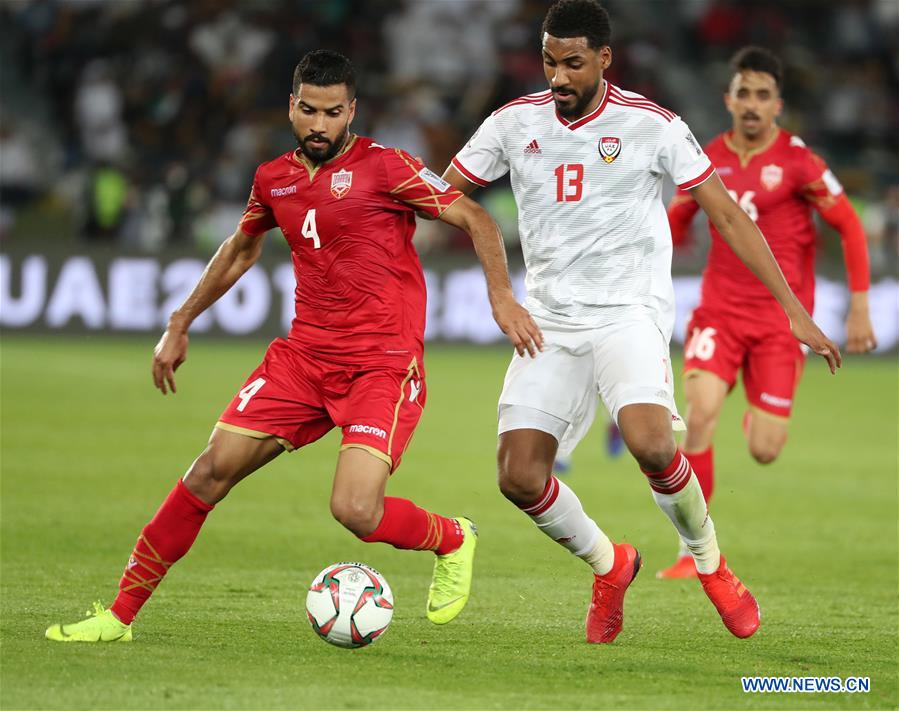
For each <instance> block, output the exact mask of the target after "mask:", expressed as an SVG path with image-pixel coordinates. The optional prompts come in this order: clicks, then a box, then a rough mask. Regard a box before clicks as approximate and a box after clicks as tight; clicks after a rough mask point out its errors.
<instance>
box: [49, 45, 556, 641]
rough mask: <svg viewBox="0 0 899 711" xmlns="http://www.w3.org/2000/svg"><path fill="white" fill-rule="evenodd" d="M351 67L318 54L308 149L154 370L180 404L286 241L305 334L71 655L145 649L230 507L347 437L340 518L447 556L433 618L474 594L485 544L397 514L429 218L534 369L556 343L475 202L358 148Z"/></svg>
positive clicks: (172, 508) (300, 123)
mask: <svg viewBox="0 0 899 711" xmlns="http://www.w3.org/2000/svg"><path fill="white" fill-rule="evenodd" d="M354 94H355V78H354V73H353V68H352V65H351V64H350V62H349V60H347V59H346V58H345V57H343V56H342V55H340V54H337V53H336V52H329V51H316V52H311V53H310V54H308V55H306V57H305V58H304V59H303V60H302V61H301V62H300V64H299V65H298V67H297V69H296V72H295V73H294V79H293V93H292V94H291V96H290V111H289V116H290V121H291V124H292V126H293V130H294V133H295V135H296V138H297V141H298V143H299V149H298V150H296V151H293V152H291V153H287V154H285V155H283V156H281V157H279V158H276V159H275V160H273V161H270V162H268V163H264V164H263V165H261V166H259V169H258V170H257V171H256V178H255V180H254V181H253V191H252V193H251V195H250V200H249V203H248V205H247V209H246V211H245V213H244V216H243V219H242V220H241V222H240V225H239V226H238V228H237V231H236V232H235V233H234V235H232V236H231V237H230V238H228V239H227V240H225V242H224V244H223V245H222V246H221V248H220V249H219V250H218V252H217V253H216V255H215V256H214V257H213V258H212V260H211V261H210V262H209V265H208V266H207V268H206V271H205V272H204V273H203V276H202V277H201V279H200V281H199V283H198V284H197V286H196V287H195V288H194V290H193V292H192V293H191V295H190V296H189V297H188V298H187V300H186V301H185V302H184V304H183V305H182V306H181V307H180V308H179V309H178V310H177V311H176V312H175V313H174V314H172V317H171V319H170V321H169V325H168V328H167V330H166V332H165V334H164V335H163V336H162V339H161V340H160V341H159V344H158V345H157V346H156V351H155V355H154V359H153V380H154V382H155V384H156V387H157V388H159V389H160V390H161V391H162V393H163V394H165V393H166V391H167V388H171V390H172V392H175V378H174V371H175V370H176V369H177V368H178V366H180V365H181V364H182V363H183V362H184V360H185V358H186V356H187V344H188V338H187V331H188V327H189V326H190V324H191V322H192V321H193V320H194V319H195V318H196V317H197V316H199V315H200V314H201V313H203V311H205V310H206V309H207V308H209V307H210V306H211V305H212V304H213V303H214V302H215V301H216V300H217V299H218V298H219V297H220V296H221V295H222V294H224V293H225V292H226V291H227V290H228V289H229V288H230V287H231V286H233V285H234V283H235V282H236V281H237V280H238V279H239V278H240V276H241V275H242V274H243V273H244V272H246V271H247V270H248V269H249V268H250V267H251V266H252V265H253V263H254V262H255V261H256V260H257V258H258V257H259V255H260V253H261V250H262V239H263V235H264V234H265V233H266V232H267V231H268V230H270V229H273V228H274V227H280V228H281V231H282V232H283V233H284V236H285V238H286V239H287V242H288V243H289V245H290V248H291V252H292V257H293V262H294V270H295V274H296V278H297V290H296V318H295V319H294V321H293V325H292V327H291V330H290V334H289V335H288V337H287V338H286V339H283V338H278V339H276V340H275V341H273V342H272V344H271V345H270V346H269V349H268V351H267V353H266V354H265V358H264V360H263V361H262V364H261V365H260V366H259V367H258V368H257V369H256V370H255V371H254V372H253V373H252V374H251V375H250V377H249V378H248V379H247V381H246V383H245V384H244V386H243V387H242V388H241V389H240V390H239V391H238V393H237V395H236V396H235V397H234V399H233V400H232V401H231V404H230V405H229V406H228V407H227V408H226V410H225V411H224V413H223V414H222V416H221V418H220V419H219V422H218V423H217V424H216V428H215V429H214V430H213V433H212V436H211V437H210V439H209V444H208V446H207V447H206V450H205V451H204V452H203V453H202V454H201V455H200V456H199V457H198V458H197V460H196V461H195V462H194V463H193V464H192V465H191V467H190V469H189V470H188V471H187V474H186V475H185V476H184V478H183V479H182V480H179V481H178V483H177V484H176V485H175V487H174V489H172V491H171V493H170V494H169V495H168V498H167V499H166V500H165V501H164V502H163V504H162V506H161V507H160V509H159V510H158V511H157V512H156V515H155V516H154V517H153V519H152V520H151V521H150V523H148V524H147V526H146V527H145V528H144V529H143V531H142V532H141V535H140V537H139V538H138V541H137V545H136V546H135V548H134V551H133V553H132V554H131V557H130V559H129V561H128V564H127V566H126V568H125V572H124V575H123V577H122V579H121V582H120V584H119V593H118V596H117V597H116V599H115V602H114V603H113V604H112V606H111V607H110V609H108V610H104V609H103V608H102V606H101V605H100V604H99V603H97V604H96V605H95V613H94V614H93V615H91V616H90V617H88V618H87V619H86V620H83V621H81V622H78V623H76V624H72V625H58V624H57V625H53V626H52V627H50V628H49V629H48V630H47V633H46V635H47V637H48V638H50V639H53V640H57V641H80V642H98V641H100V642H113V641H130V640H131V636H132V633H131V621H132V620H133V619H134V617H135V615H137V613H138V611H139V610H140V608H141V606H142V605H143V604H144V603H145V602H146V601H147V599H148V598H149V597H150V595H151V594H152V592H153V591H154V589H155V588H156V586H157V585H158V584H159V582H160V581H161V580H162V578H163V576H164V575H165V574H166V572H167V571H168V569H169V568H170V567H171V566H172V565H173V564H174V563H175V562H176V561H177V560H178V559H179V558H181V557H182V556H184V554H185V553H187V551H188V550H189V549H190V547H191V545H192V544H193V542H194V539H195V538H196V536H197V534H198V533H199V531H200V527H201V526H202V525H203V522H204V520H205V519H206V516H207V514H208V513H209V512H210V511H211V510H212V508H213V506H214V505H215V504H216V503H218V502H219V501H221V500H222V499H223V498H224V497H225V496H226V494H227V493H228V492H229V491H230V489H231V488H232V487H233V486H234V485H235V484H237V483H238V482H239V481H241V479H243V478H244V477H246V476H248V475H249V474H251V473H252V472H254V471H255V470H257V469H258V468H259V467H261V466H263V465H264V464H266V463H268V462H270V461H271V460H272V459H274V458H275V457H277V456H278V455H279V454H281V452H283V451H284V450H288V451H289V450H293V449H298V448H300V447H303V446H305V445H307V444H310V443H311V442H314V441H315V440H317V439H319V438H320V437H322V436H323V435H324V434H325V433H326V432H328V431H329V430H331V429H332V428H333V427H341V428H342V430H343V441H342V444H341V447H340V454H339V456H338V459H337V472H336V474H335V475H334V486H333V491H332V494H331V512H332V513H333V515H334V517H335V518H336V519H337V520H338V521H340V523H342V524H343V525H344V526H346V527H347V528H348V529H349V530H350V531H352V532H353V533H354V534H355V535H356V536H358V537H359V538H361V539H362V540H363V541H366V542H384V543H389V544H391V545H392V546H394V547H396V548H401V549H415V550H431V551H434V552H435V553H436V563H435V566H434V578H433V581H432V584H431V588H430V590H429V593H428V606H427V615H428V618H429V619H430V620H431V621H432V622H434V623H436V624H443V623H445V622H449V621H450V620H452V619H453V618H454V617H456V615H458V614H459V612H461V610H462V608H463V607H464V605H465V603H466V602H467V600H468V595H469V590H470V587H471V573H472V562H473V559H474V549H475V544H476V535H477V534H476V530H475V528H474V526H473V525H472V523H471V521H469V520H468V519H466V518H455V519H452V518H445V517H443V516H439V515H437V514H433V513H430V512H429V511H425V510H424V509H421V508H419V507H418V506H416V505H415V504H413V503H412V502H411V501H408V500H406V499H400V498H395V497H385V496H384V489H385V486H386V484H387V480H388V477H389V475H390V474H391V473H392V472H393V471H395V470H396V468H397V467H398V466H399V463H400V458H401V457H402V455H403V450H404V449H405V448H406V445H407V444H408V442H409V439H410V437H411V436H412V432H413V430H414V429H415V426H416V424H417V423H418V420H419V417H420V416H421V412H422V408H423V407H424V403H425V396H426V390H425V378H424V366H423V363H422V354H423V350H424V327H425V300H426V294H425V282H424V276H423V274H422V269H421V264H420V263H419V260H418V255H417V254H416V252H415V248H414V247H413V245H412V235H413V233H414V231H415V211H417V210H419V211H423V212H425V213H428V214H429V215H430V216H431V217H437V218H439V219H441V220H443V221H445V222H448V223H450V224H452V225H455V226H456V227H459V228H461V229H463V230H465V231H466V232H468V233H469V235H470V236H471V238H472V240H473V241H474V244H475V247H476V249H477V252H478V256H479V257H480V259H481V261H482V263H483V264H484V270H485V274H486V277H487V286H488V292H489V295H490V300H491V304H492V306H493V313H494V316H495V318H496V321H497V323H498V324H499V326H500V328H501V329H502V330H503V331H504V332H505V333H506V334H507V335H508V336H509V339H510V340H511V341H512V343H513V344H514V345H515V347H516V348H517V350H518V352H519V353H520V354H523V353H524V352H525V351H528V352H529V353H530V354H531V355H534V354H535V353H536V350H538V349H539V348H540V347H541V345H542V341H541V339H542V336H541V334H540V331H539V329H538V328H537V326H536V324H535V323H534V321H533V320H532V319H531V317H530V315H529V314H528V312H527V311H526V310H525V309H524V308H523V307H522V306H520V305H519V304H518V303H517V302H516V301H515V298H514V296H513V294H512V287H511V284H510V282H509V275H508V271H507V269H506V262H505V252H504V250H503V245H502V237H501V235H500V233H499V230H498V228H497V227H496V224H495V223H494V222H493V220H492V219H491V218H490V217H489V216H488V215H487V213H486V212H485V211H484V210H483V209H481V208H480V207H479V206H478V205H477V204H476V203H475V202H473V201H471V200H469V199H468V198H466V197H465V196H463V195H462V193H461V192H459V191H458V190H456V189H454V188H452V187H451V186H450V185H449V183H446V182H444V181H443V180H442V179H441V178H440V177H439V176H437V175H435V174H434V173H432V172H431V171H429V170H428V169H427V168H425V167H424V166H423V165H422V164H421V163H419V162H418V161H416V160H414V159H413V158H411V157H410V156H409V155H408V154H406V153H404V152H403V151H401V150H398V149H394V148H386V147H384V146H381V145H379V144H377V143H375V142H374V141H372V140H371V139H369V138H363V137H360V136H356V135H353V134H351V133H350V132H349V126H350V122H351V121H352V120H353V115H354V113H355V108H356V102H355V99H354Z"/></svg>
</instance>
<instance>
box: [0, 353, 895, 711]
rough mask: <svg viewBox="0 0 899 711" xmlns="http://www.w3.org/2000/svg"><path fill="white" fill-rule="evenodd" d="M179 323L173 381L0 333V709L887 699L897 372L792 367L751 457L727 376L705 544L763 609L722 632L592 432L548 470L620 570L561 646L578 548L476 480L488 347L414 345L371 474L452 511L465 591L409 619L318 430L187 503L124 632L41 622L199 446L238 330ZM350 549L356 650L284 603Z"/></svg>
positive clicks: (64, 613)
mask: <svg viewBox="0 0 899 711" xmlns="http://www.w3.org/2000/svg"><path fill="white" fill-rule="evenodd" d="M264 346H265V344H263V343H259V342H243V343H236V342H221V341H212V340H202V339H195V340H194V342H193V344H192V350H191V354H190V358H189V360H188V362H187V363H186V365H185V366H183V367H182V369H181V370H180V371H179V379H178V386H179V391H178V394H177V395H176V396H174V397H171V396H169V397H165V398H163V397H161V396H160V395H159V394H158V393H156V392H155V391H154V390H153V388H152V384H151V380H150V371H149V366H150V356H151V348H152V343H150V342H147V341H145V340H137V339H135V340H105V339H99V338H98V339H86V340H82V341H80V342H76V341H74V340H67V339H61V338H60V339H50V338H45V339H39V338H24V337H14V336H10V335H6V336H5V337H4V343H3V348H2V598H0V612H2V618H0V633H2V647H0V654H2V660H0V661H2V670H0V706H2V708H3V709H19V708H23V709H24V708H58V709H63V708H65V709H75V708H78V709H87V708H97V709H205V708H210V709H212V708H215V709H220V708H233V709H241V708H254V709H263V708H264V709H274V708H429V709H444V708H446V709H467V708H514V709H518V708H553V709H568V708H593V709H596V708H609V709H630V708H685V709H695V708H798V707H802V708H819V707H820V708H823V707H828V708H894V707H896V705H897V685H896V682H897V679H896V668H897V597H896V593H897V459H896V457H897V413H896V405H897V402H896V400H897V369H896V364H895V361H894V360H891V359H878V360H873V359H861V358H849V359H847V362H846V365H845V367H844V369H843V371H842V372H841V373H840V374H839V375H838V377H836V378H832V377H830V375H829V374H827V373H826V369H825V366H824V364H823V361H819V360H817V359H815V360H814V361H811V362H810V363H809V364H808V367H807V369H806V374H805V378H804V380H803V383H802V387H801V390H800V393H799V396H798V405H797V409H796V413H795V419H794V423H793V426H792V430H791V441H790V442H789V444H788V445H787V448H786V450H785V452H784V454H783V456H782V458H781V459H780V460H779V461H778V462H776V463H775V464H774V465H772V466H769V467H761V466H759V465H757V464H755V463H754V462H752V461H751V459H750V458H749V455H748V454H747V452H746V448H745V444H744V442H743V440H742V435H741V432H740V426H739V423H740V416H741V414H742V394H741V393H740V392H739V391H737V393H735V394H736V397H732V398H730V399H729V401H728V405H727V409H726V410H725V413H724V415H723V418H722V423H721V426H720V430H719V437H718V441H717V448H716V454H717V460H718V466H717V471H718V488H717V493H716V497H715V499H714V502H713V514H714V517H715V521H716V524H717V527H718V532H719V540H720V542H721V547H722V549H723V550H724V551H725V553H726V554H727V556H728V558H729V560H730V562H731V563H732V565H733V567H734V569H735V570H736V571H737V573H738V574H739V575H740V576H741V577H742V578H743V579H744V581H745V582H746V583H747V584H748V585H749V586H750V587H751V589H752V590H753V592H754V593H755V595H756V597H757V598H758V600H759V602H760V604H761V607H762V613H763V617H762V627H761V629H760V631H759V632H758V633H757V634H756V636H755V637H754V638H752V639H750V640H737V639H735V638H733V637H731V636H730V635H729V634H728V633H727V631H726V630H725V629H724V627H723V626H722V624H721V622H720V620H719V619H718V616H717V615H716V614H715V611H714V609H713V608H712V606H711V604H710V603H709V602H708V601H707V599H706V598H705V596H704V595H703V593H702V591H701V589H700V587H699V585H698V584H697V583H696V582H695V581H683V582H674V581H658V580H656V579H654V577H653V574H654V573H655V571H656V570H657V569H658V568H660V567H662V566H664V565H666V564H668V563H670V562H671V560H672V556H673V554H674V549H675V540H674V534H673V529H672V528H671V526H670V524H669V523H668V521H667V520H666V519H665V518H664V516H663V515H662V514H661V513H660V512H659V511H658V510H657V509H656V507H655V505H654V504H653V501H652V498H651V496H650V491H649V488H648V486H647V485H646V483H645V481H644V480H643V477H642V475H641V474H640V473H639V471H638V469H637V467H636V466H635V465H634V463H633V462H632V461H631V460H630V459H629V458H627V457H625V458H622V459H619V460H614V461H613V460H609V459H607V458H606V455H605V454H604V451H603V444H602V438H601V432H600V431H599V430H594V432H593V433H592V434H591V435H590V437H589V438H588V439H587V440H585V442H584V443H582V445H581V447H580V449H579V450H578V452H577V453H576V455H575V460H574V470H573V472H572V474H571V476H570V477H569V479H568V481H569V483H570V485H571V486H572V487H573V488H574V489H575V490H576V491H577V492H578V493H579V494H580V496H581V499H582V500H583V502H584V504H585V506H586V508H587V511H588V512H589V513H591V514H592V515H593V517H594V518H596V519H597V521H598V522H599V524H600V526H601V527H602V528H603V529H604V530H606V531H607V532H608V533H609V535H610V536H611V537H612V538H614V539H616V540H622V539H626V540H628V541H631V542H633V543H635V544H637V545H638V546H639V548H640V550H641V552H642V553H643V556H644V560H645V567H644V570H643V573H642V575H641V576H640V577H639V578H638V579H637V581H636V583H635V584H634V586H633V587H632V588H631V592H630V593H629V594H628V598H627V603H626V610H625V612H626V615H625V625H624V631H623V632H622V634H621V635H620V636H619V638H618V640H617V641H616V642H615V644H613V645H611V646H591V645H587V644H586V643H585V642H584V639H583V618H584V613H585V609H586V605H587V602H588V598H589V590H590V584H591V578H590V574H589V572H588V570H587V569H586V567H585V566H584V565H583V563H581V562H580V561H578V560H577V559H575V558H574V557H572V556H570V555H569V554H567V553H566V552H565V551H563V550H561V549H560V548H559V547H558V546H556V545H555V544H553V543H552V542H551V541H549V540H547V539H545V538H544V537H543V536H541V535H540V533H539V532H538V531H537V530H536V529H535V528H534V526H533V525H531V524H530V523H529V522H528V520H527V518H526V517H525V516H523V515H522V514H521V513H520V512H518V511H517V510H515V509H514V507H512V506H511V505H509V504H508V503H506V502H505V501H504V500H503V499H502V497H501V496H500V494H499V493H498V491H497V489H496V485H495V474H494V464H493V457H494V451H495V446H496V440H495V420H494V418H495V402H496V397H497V395H498V392H499V389H500V386H501V383H502V377H503V373H504V370H505V366H506V362H507V358H508V351H507V350H504V349H492V348H483V349H476V348H461V347H460V348H451V347H444V348H439V347H434V348H431V349H430V351H429V354H428V358H427V367H428V389H429V393H428V405H427V410H426V412H425V415H424V418H423V420H422V423H421V425H420V427H419V429H418V432H417V433H416V436H415V439H414V440H413V443H412V446H411V449H410V450H409V452H408V453H407V456H406V457H405V460H404V464H403V466H402V468H401V469H400V470H399V472H398V474H397V475H396V476H395V477H394V478H393V480H392V481H391V483H390V486H389V489H388V491H389V492H390V493H392V494H394V495H399V496H407V497H410V498H412V499H414V500H415V501H416V502H418V503H419V504H421V505H422V506H425V507H428V508H431V509H433V510H436V511H438V512H441V513H445V514H450V515H457V514H460V513H465V514H468V515H470V516H471V517H472V518H474V520H475V521H476V522H477V523H478V525H479V527H480V531H481V543H480V549H479V550H480V552H479V556H478V559H477V561H476V570H475V573H476V577H475V582H474V589H473V594H472V598H471V602H470V603H469V605H468V607H467V609H466V610H465V611H464V612H463V613H462V615H461V616H460V617H459V618H458V619H457V620H456V621H455V622H453V623H452V624H450V625H447V626H445V627H442V628H438V627H435V626H433V625H431V624H430V623H428V622H427V620H426V619H425V615H424V606H425V597H426V594H427V586H428V583H429V580H430V570H431V565H432V559H431V556H430V554H428V553H420V552H406V551H396V550H394V549H392V548H390V547H388V546H383V545H367V544H364V543H361V542H359V541H357V540H356V539H354V538H353V537H352V536H351V535H350V534H349V533H348V532H346V531H345V530H343V529H342V528H341V527H340V526H339V525H338V524H337V523H336V522H335V521H333V520H332V519H331V518H330V515H329V513H328V504H327V501H328V495H329V491H330V485H331V476H332V474H333V470H334V461H335V457H336V452H337V443H338V439H337V436H336V435H335V433H332V434H331V435H329V436H328V437H326V438H325V439H324V440H322V441H321V442H319V443H317V444H315V445H313V446H312V447H309V448H308V449H306V450H304V451H301V452H298V453H294V454H290V455H283V456H281V457H280V458H279V459H278V460H276V461H275V462H274V463H273V464H271V465H270V466H269V467H267V468H265V469H263V470H262V471H260V472H259V473H257V474H256V475H254V476H252V477H250V478H249V479H248V480H246V481H245V482H244V483H242V484H241V485H240V486H239V487H237V489H236V490H235V491H234V492H233V493H232V494H231V496H230V497H229V498H228V499H227V500H225V501H224V502H223V503H222V504H221V505H220V506H219V507H218V509H217V510H216V511H215V512H214V513H213V514H212V515H211V516H210V518H209V520H208V522H207V525H206V526H205V528H204V529H203V532H202V533H201V535H200V538H199V539H198V541H197V543H196V545H195V547H194V549H193V550H192V551H191V553H190V554H189V555H188V556H187V557H186V558H185V559H184V560H182V561H181V562H180V563H179V564H178V565H177V566H176V567H175V568H173V570H172V572H171V573H170V575H169V576H168V578H167V579H166V581H165V583H164V584H163V585H162V586H161V587H160V589H159V591H158V592H157V594H156V595H155V596H154V598H153V599H152V600H151V602H150V603H149V604H148V605H147V607H146V608H145V609H144V612H143V614H142V615H141V616H140V617H139V618H138V620H137V622H136V624H135V641H134V643H133V644H130V645H127V644H122V645H108V646H94V645H59V644H53V643H50V642H48V641H46V640H44V638H43V633H44V629H45V628H46V627H47V626H48V625H49V624H50V623H52V622H55V621H73V620H74V619H78V618H80V616H81V613H82V612H83V611H84V610H86V609H87V608H88V607H89V605H90V603H91V602H92V601H93V600H95V599H98V598H99V599H102V600H103V601H104V602H106V603H107V604H108V603H109V602H111V600H112V597H113V595H114V591H115V587H116V584H117V581H118V577H119V575H120V572H121V569H122V566H123V564H124V563H125V561H126V560H127V557H128V553H129V552H130V550H131V547H132V545H133V543H134V540H135V538H136V536H137V533H138V531H139V530H140V528H141V527H142V526H143V524H144V523H145V522H146V520H147V519H148V518H149V517H150V516H151V515H152V513H153V512H154V511H155V509H156V507H157V506H158V504H159V503H160V501H161V500H162V498H163V497H164V496H165V494H166V493H167V492H168V490H169V489H170V488H171V486H172V484H173V483H174V482H175V480H176V479H177V478H178V477H179V476H180V475H181V474H182V473H183V472H184V470H185V468H186V467H187V466H188V465H189V464H190V462H191V461H192V459H193V458H194V457H195V456H196V455H197V454H198V453H199V452H200V451H201V450H202V448H203V446H204V444H205V441H206V437H207V435H208V434H209V431H210V428H211V426H212V424H213V422H214V421H215V419H216V417H217V415H218V414H219V412H220V411H221V409H222V408H223V407H224V405H225V404H226V403H227V401H228V399H229V398H230V397H231V396H232V394H233V392H235V391H236V390H237V388H238V387H239V386H240V385H241V383H242V382H243V379H244V378H245V377H246V375H247V374H248V373H249V372H250V370H251V369H252V368H253V367H254V366H255V365H256V363H257V362H258V360H259V358H260V357H261V356H262V353H263V352H264ZM346 559H359V560H363V561H366V562H368V563H369V564H371V565H373V566H375V567H376V568H378V569H379V570H380V571H381V572H382V573H384V575H385V576H386V577H387V579H388V581H389V582H390V584H391V586H392V587H393V589H394V591H395V594H396V604H397V607H396V614H395V616H394V620H393V624H392V626H391V628H390V630H389V631H388V632H387V634H386V635H385V636H384V638H383V639H382V640H380V641H379V642H378V643H377V644H375V645H374V646H373V647H370V648H368V649H363V650H355V651H347V650H341V649H337V648H333V647H330V646H329V645H326V644H324V643H323V642H321V641H320V640H319V639H317V638H316V637H315V635H314V634H313V633H312V631H311V630H310V628H309V626H308V624H307V622H306V620H305V615H304V612H303V600H304V596H305V588H306V585H307V584H308V583H309V581H310V580H311V579H312V577H313V575H314V574H315V573H317V572H318V571H319V570H320V569H321V568H322V567H324V566H325V565H327V564H329V563H332V562H335V561H339V560H346ZM746 675H778V676H810V675H825V676H841V677H845V676H850V675H855V676H868V677H870V678H871V685H872V687H871V692H870V693H868V694H856V695H848V694H756V695H749V694H743V693H742V691H741V687H740V677H741V676H746Z"/></svg>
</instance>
